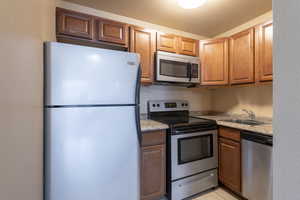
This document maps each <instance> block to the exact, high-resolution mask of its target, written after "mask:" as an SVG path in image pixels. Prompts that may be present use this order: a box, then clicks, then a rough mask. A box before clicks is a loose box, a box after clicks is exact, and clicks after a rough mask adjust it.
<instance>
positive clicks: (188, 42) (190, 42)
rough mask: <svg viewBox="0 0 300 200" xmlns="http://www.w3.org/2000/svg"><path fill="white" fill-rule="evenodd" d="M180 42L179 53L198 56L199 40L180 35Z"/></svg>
mask: <svg viewBox="0 0 300 200" xmlns="http://www.w3.org/2000/svg"><path fill="white" fill-rule="evenodd" d="M178 43H179V44H178V45H179V46H178V51H179V54H182V55H188V56H198V52H199V41H197V40H194V39H191V38H186V37H178Z"/></svg>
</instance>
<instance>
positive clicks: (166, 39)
mask: <svg viewBox="0 0 300 200" xmlns="http://www.w3.org/2000/svg"><path fill="white" fill-rule="evenodd" d="M177 43H178V38H177V36H176V35H173V34H164V33H157V49H158V50H160V51H167V52H171V53H176V52H177V49H178V44H177Z"/></svg>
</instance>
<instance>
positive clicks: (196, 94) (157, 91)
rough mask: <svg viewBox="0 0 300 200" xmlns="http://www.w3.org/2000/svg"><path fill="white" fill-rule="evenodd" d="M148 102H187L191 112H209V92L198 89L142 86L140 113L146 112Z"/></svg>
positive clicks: (210, 106)
mask: <svg viewBox="0 0 300 200" xmlns="http://www.w3.org/2000/svg"><path fill="white" fill-rule="evenodd" d="M149 100H188V101H189V102H190V110H192V111H210V110H211V108H212V104H211V102H212V101H211V91H210V90H207V89H203V88H202V89H200V88H181V87H173V86H172V87H171V86H157V85H154V86H146V87H145V86H144V87H142V88H141V113H146V112H147V101H149Z"/></svg>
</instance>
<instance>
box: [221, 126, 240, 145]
mask: <svg viewBox="0 0 300 200" xmlns="http://www.w3.org/2000/svg"><path fill="white" fill-rule="evenodd" d="M219 136H220V137H224V138H227V139H230V140H234V141H237V142H240V141H241V134H240V131H239V130H236V129H232V128H227V127H220V128H219Z"/></svg>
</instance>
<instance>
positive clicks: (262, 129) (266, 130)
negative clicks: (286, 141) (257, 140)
mask: <svg viewBox="0 0 300 200" xmlns="http://www.w3.org/2000/svg"><path fill="white" fill-rule="evenodd" d="M192 116H193V117H198V118H203V119H210V120H215V121H216V122H217V124H218V125H220V126H226V127H230V128H236V129H240V130H246V131H252V132H257V133H262V134H265V135H273V128H272V119H269V118H259V117H258V118H257V119H256V120H257V121H261V122H264V123H265V124H262V125H257V126H251V125H246V124H239V123H234V122H225V121H222V120H228V119H233V118H234V119H245V117H243V116H239V115H232V116H231V115H224V114H223V115H195V114H194V115H192Z"/></svg>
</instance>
